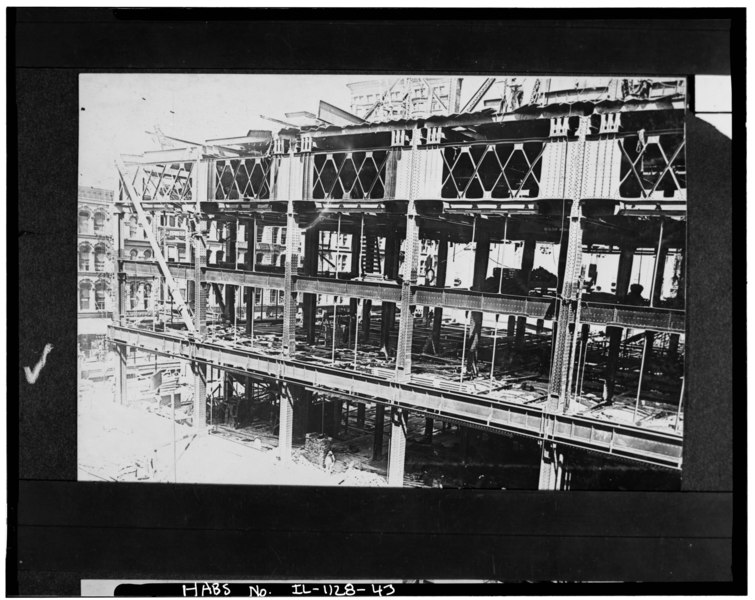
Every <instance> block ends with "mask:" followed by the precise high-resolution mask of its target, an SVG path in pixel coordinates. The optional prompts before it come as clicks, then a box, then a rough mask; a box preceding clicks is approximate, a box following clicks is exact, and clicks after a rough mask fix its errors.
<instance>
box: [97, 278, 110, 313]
mask: <svg viewBox="0 0 755 600" xmlns="http://www.w3.org/2000/svg"><path fill="white" fill-rule="evenodd" d="M108 292H109V289H108V284H107V282H106V281H98V282H97V283H96V285H95V286H94V307H95V309H96V310H105V309H106V303H107V296H108Z"/></svg>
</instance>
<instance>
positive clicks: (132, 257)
mask: <svg viewBox="0 0 755 600" xmlns="http://www.w3.org/2000/svg"><path fill="white" fill-rule="evenodd" d="M138 255H139V252H138V251H137V249H136V248H134V249H132V250H131V252H129V256H130V257H131V260H136V257H137V256H138Z"/></svg>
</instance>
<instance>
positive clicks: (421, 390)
mask: <svg viewBox="0 0 755 600" xmlns="http://www.w3.org/2000/svg"><path fill="white" fill-rule="evenodd" d="M108 335H109V337H110V339H112V340H113V341H114V342H116V343H123V344H127V345H128V346H135V347H138V348H143V349H145V350H149V351H152V352H158V353H160V354H165V355H169V356H174V357H176V358H184V359H189V360H196V361H199V362H203V363H206V364H212V365H214V366H217V367H218V368H222V369H230V370H234V371H237V372H239V373H241V374H244V375H249V374H250V373H254V374H255V376H257V377H261V378H266V379H271V380H279V381H286V382H292V383H298V384H301V385H304V386H306V387H308V388H310V389H315V390H322V391H324V392H338V393H343V394H346V395H348V396H349V397H354V398H355V399H357V400H362V401H372V402H378V403H383V404H388V405H392V406H399V407H401V408H405V409H407V410H412V411H415V412H419V413H420V414H424V415H426V416H437V417H440V418H446V417H447V418H450V419H456V420H457V421H461V422H463V423H465V424H469V425H472V426H476V427H482V428H485V429H487V430H490V431H506V432H511V433H517V434H520V435H525V436H529V437H534V438H537V439H541V438H543V437H547V438H548V439H552V440H554V441H561V442H562V443H566V444H569V445H573V446H579V447H582V448H588V449H592V450H596V451H599V452H603V453H607V454H612V455H617V456H624V457H627V458H632V459H634V460H639V461H643V462H648V463H652V464H656V465H662V466H666V467H674V468H679V467H680V466H681V462H682V455H681V450H682V437H681V436H680V435H678V434H670V433H665V432H661V431H656V430H650V429H644V428H641V427H634V426H631V425H623V424H621V423H617V422H608V421H601V420H599V419H594V418H590V417H585V416H579V415H552V414H550V415H549V414H547V413H545V412H543V409H542V408H541V407H538V406H534V405H524V404H518V403H515V402H510V401H506V400H501V399H496V398H486V397H484V396H474V395H471V394H465V393H462V392H458V391H451V390H445V389H442V388H430V387H426V386H422V385H418V384H415V383H411V382H405V383H399V382H396V381H392V380H390V379H386V378H385V377H383V376H382V375H369V374H366V373H361V372H353V371H346V370H344V369H342V368H339V367H331V366H325V365H315V364H312V363H310V362H306V361H299V360H296V359H286V358H284V357H281V356H267V355H264V354H258V353H255V352H252V351H250V350H245V349H241V348H231V347H227V346H225V345H223V344H219V343H211V342H206V341H197V340H193V339H191V337H190V336H186V335H179V334H175V333H163V332H153V331H148V330H142V329H135V328H129V327H122V326H118V325H111V326H110V327H109V329H108Z"/></svg>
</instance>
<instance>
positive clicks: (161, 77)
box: [79, 73, 485, 189]
mask: <svg viewBox="0 0 755 600" xmlns="http://www.w3.org/2000/svg"><path fill="white" fill-rule="evenodd" d="M390 78H391V76H390V75H372V76H361V75H244V74H162V73H159V74H158V73H154V74H144V73H138V74H131V73H114V74H108V73H104V74H100V73H89V74H82V75H81V76H80V79H79V119H80V120H79V184H80V185H86V186H95V187H103V188H107V189H114V187H115V183H116V177H117V176H116V171H115V167H114V164H113V163H114V161H115V159H116V158H117V156H118V155H119V154H141V153H142V152H144V151H146V150H159V146H158V145H157V143H156V141H155V140H154V139H153V137H152V136H150V135H149V134H148V133H146V132H147V131H154V126H155V125H158V126H159V127H160V128H161V129H162V131H163V133H165V134H166V135H171V136H175V137H178V138H181V139H186V140H190V141H198V142H203V141H205V140H207V139H212V138H222V137H233V136H242V135H246V132H247V131H249V130H250V129H268V130H271V131H274V132H275V131H277V130H278V129H280V128H281V126H280V125H278V124H276V123H273V122H271V121H268V120H265V119H262V118H260V115H266V116H268V117H273V118H278V119H282V120H284V121H285V120H286V118H285V116H284V115H285V113H287V112H297V111H305V110H306V111H309V112H312V113H315V114H317V107H318V103H319V100H325V101H326V102H330V103H331V104H334V105H336V106H338V107H340V108H343V109H344V110H349V107H350V94H349V89H348V88H347V87H346V84H347V83H352V82H356V81H365V80H370V79H390ZM484 79H485V78H484V77H467V78H465V81H464V83H463V84H462V93H461V103H462V105H463V104H464V102H465V101H466V99H467V98H469V97H470V96H471V95H472V93H474V91H475V90H476V89H477V88H478V87H479V86H480V84H481V83H482V81H484Z"/></svg>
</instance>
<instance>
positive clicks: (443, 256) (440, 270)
mask: <svg viewBox="0 0 755 600" xmlns="http://www.w3.org/2000/svg"><path fill="white" fill-rule="evenodd" d="M436 267H437V269H436V273H435V287H437V288H444V287H446V271H447V268H448V233H445V232H444V233H441V234H440V238H439V239H438V264H437V266H436ZM442 324H443V307H441V306H436V307H435V309H434V311H433V337H432V340H433V349H434V351H435V354H438V353H440V331H441V326H442Z"/></svg>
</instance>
